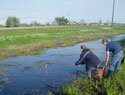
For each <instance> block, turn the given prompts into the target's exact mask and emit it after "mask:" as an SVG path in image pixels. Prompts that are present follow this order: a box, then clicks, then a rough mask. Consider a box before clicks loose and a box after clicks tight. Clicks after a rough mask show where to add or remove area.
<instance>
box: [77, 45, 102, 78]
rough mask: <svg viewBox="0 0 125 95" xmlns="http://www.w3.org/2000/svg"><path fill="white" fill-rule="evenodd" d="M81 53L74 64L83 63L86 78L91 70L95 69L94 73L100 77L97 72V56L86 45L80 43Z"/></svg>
mask: <svg viewBox="0 0 125 95" xmlns="http://www.w3.org/2000/svg"><path fill="white" fill-rule="evenodd" d="M81 50H82V53H81V55H80V58H79V60H78V61H77V62H76V63H75V65H76V66H77V65H80V64H85V65H86V70H87V75H88V78H91V77H92V74H93V73H92V71H93V70H94V71H96V74H98V76H99V77H100V74H99V65H100V60H99V58H98V57H97V56H96V55H95V54H94V53H93V52H92V51H91V50H90V49H89V48H88V47H87V46H86V45H81Z"/></svg>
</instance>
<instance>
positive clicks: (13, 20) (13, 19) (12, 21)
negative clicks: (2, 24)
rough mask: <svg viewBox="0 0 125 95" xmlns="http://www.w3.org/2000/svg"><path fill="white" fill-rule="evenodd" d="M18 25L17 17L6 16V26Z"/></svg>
mask: <svg viewBox="0 0 125 95" xmlns="http://www.w3.org/2000/svg"><path fill="white" fill-rule="evenodd" d="M19 25H20V20H19V18H16V17H8V18H7V20H6V27H18V26H19Z"/></svg>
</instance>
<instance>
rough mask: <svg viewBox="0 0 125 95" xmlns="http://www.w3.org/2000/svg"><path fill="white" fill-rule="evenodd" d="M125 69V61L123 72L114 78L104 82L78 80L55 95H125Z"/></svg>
mask: <svg viewBox="0 0 125 95" xmlns="http://www.w3.org/2000/svg"><path fill="white" fill-rule="evenodd" d="M124 54H125V49H124ZM124 59H125V58H124ZM124 68H125V61H124V64H122V65H121V70H120V71H119V72H118V73H115V74H114V75H113V77H112V78H108V79H102V81H100V80H88V79H85V78H84V79H82V78H78V79H77V80H75V81H73V82H72V83H71V84H67V85H65V86H64V87H62V88H61V89H60V91H59V92H58V93H57V94H54V95H125V69H124Z"/></svg>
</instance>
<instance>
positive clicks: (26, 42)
mask: <svg viewBox="0 0 125 95" xmlns="http://www.w3.org/2000/svg"><path fill="white" fill-rule="evenodd" d="M118 34H125V25H116V26H114V28H113V29H111V28H107V29H105V27H102V26H74V27H71V26H70V27H48V28H34V29H19V30H18V29H14V30H0V58H5V57H10V56H17V55H29V54H38V53H39V52H40V51H41V50H43V49H45V48H50V47H59V46H69V45H73V44H76V43H79V42H85V41H88V40H95V39H100V38H103V37H111V36H114V35H118Z"/></svg>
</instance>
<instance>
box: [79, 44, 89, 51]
mask: <svg viewBox="0 0 125 95" xmlns="http://www.w3.org/2000/svg"><path fill="white" fill-rule="evenodd" d="M81 49H83V50H90V49H89V48H88V47H87V46H86V45H81Z"/></svg>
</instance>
